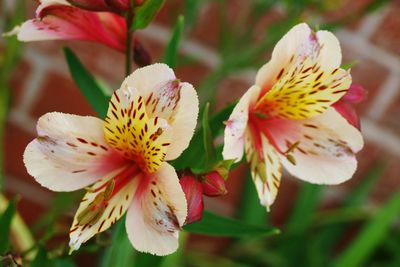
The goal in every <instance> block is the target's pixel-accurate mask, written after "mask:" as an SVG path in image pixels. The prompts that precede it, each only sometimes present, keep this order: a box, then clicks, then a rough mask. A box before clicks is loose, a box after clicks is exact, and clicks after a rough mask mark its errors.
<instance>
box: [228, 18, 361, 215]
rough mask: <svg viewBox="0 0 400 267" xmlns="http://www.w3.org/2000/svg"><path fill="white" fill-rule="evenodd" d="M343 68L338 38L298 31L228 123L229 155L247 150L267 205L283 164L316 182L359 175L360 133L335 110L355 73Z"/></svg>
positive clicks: (304, 28) (276, 52) (260, 74)
mask: <svg viewBox="0 0 400 267" xmlns="http://www.w3.org/2000/svg"><path fill="white" fill-rule="evenodd" d="M340 64H341V51H340V45H339V42H338V40H337V39H336V37H335V36H334V35H333V34H332V33H330V32H327V31H318V32H313V31H312V30H311V29H310V28H309V27H308V26H307V25H306V24H299V25H297V26H295V27H294V28H292V29H291V30H290V31H289V32H288V33H287V34H286V35H285V36H284V37H283V38H282V39H281V40H280V41H279V42H278V44H277V45H276V47H275V49H274V51H273V53H272V58H271V60H270V61H269V62H268V63H267V64H265V65H264V66H263V67H262V68H261V69H260V70H259V71H258V73H257V77H256V84H255V85H254V86H252V87H251V88H250V89H249V90H248V91H247V92H246V93H245V94H244V95H243V97H242V98H241V99H240V101H239V103H238V104H237V106H236V107H235V108H234V110H233V112H232V114H231V116H230V118H229V120H228V121H227V122H226V128H225V140H224V141H225V145H224V150H223V156H224V158H225V159H237V160H240V159H241V158H242V156H243V153H244V151H245V152H246V158H247V161H248V162H249V163H250V167H251V172H252V177H253V180H254V183H255V185H256V188H257V191H258V195H259V198H260V201H261V204H262V205H264V206H266V207H267V208H269V206H270V205H271V204H272V203H273V202H274V200H275V198H276V195H277V192H278V187H279V184H280V179H281V176H282V170H281V165H283V166H284V167H285V168H286V170H287V171H288V172H289V173H291V174H292V175H293V176H296V177H298V178H300V179H302V180H305V181H308V182H311V183H316V184H338V183H341V182H344V181H346V180H348V179H350V178H351V177H352V175H353V173H354V172H355V170H356V167H357V160H356V158H355V154H356V153H357V152H358V151H359V150H360V149H361V148H362V146H363V139H362V136H361V133H360V132H359V131H358V130H357V129H356V128H355V127H353V126H352V125H351V124H349V123H348V121H347V120H346V119H345V118H343V117H342V116H341V115H340V114H339V113H338V112H337V111H336V110H335V109H334V108H333V107H331V106H332V104H334V103H335V102H337V101H338V100H339V99H341V98H342V97H343V96H344V95H345V94H346V92H347V91H348V89H349V87H350V85H351V76H350V73H349V71H345V70H343V69H341V68H340Z"/></svg>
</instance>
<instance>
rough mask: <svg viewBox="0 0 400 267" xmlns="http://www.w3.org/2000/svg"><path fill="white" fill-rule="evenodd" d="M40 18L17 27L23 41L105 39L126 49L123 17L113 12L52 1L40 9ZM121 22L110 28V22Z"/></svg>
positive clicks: (122, 49)
mask: <svg viewBox="0 0 400 267" xmlns="http://www.w3.org/2000/svg"><path fill="white" fill-rule="evenodd" d="M36 13H37V18H35V19H31V20H28V21H26V22H24V23H23V24H22V25H21V26H18V27H17V28H16V31H13V32H15V33H17V34H18V40H20V41H25V42H29V41H41V40H83V41H95V42H100V43H103V44H105V45H107V46H109V47H111V48H114V49H117V50H120V51H122V52H124V51H125V39H126V37H125V35H124V32H125V31H124V29H125V28H126V24H125V22H124V20H123V18H121V17H119V16H118V15H116V14H112V13H99V12H90V11H86V10H82V9H79V8H76V7H73V6H70V5H67V4H64V1H60V0H59V1H48V2H46V3H42V4H41V5H40V6H39V7H38V9H37V12H36ZM113 24H118V25H120V27H119V30H117V31H114V30H113V29H116V27H113V28H110V27H109V26H110V25H113Z"/></svg>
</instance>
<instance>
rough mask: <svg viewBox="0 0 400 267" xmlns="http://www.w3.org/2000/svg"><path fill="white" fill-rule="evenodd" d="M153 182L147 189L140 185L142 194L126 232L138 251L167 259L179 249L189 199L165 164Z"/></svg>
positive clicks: (153, 176) (134, 207) (128, 215)
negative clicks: (187, 199)
mask: <svg viewBox="0 0 400 267" xmlns="http://www.w3.org/2000/svg"><path fill="white" fill-rule="evenodd" d="M150 179H151V180H150V181H148V184H147V185H144V187H142V185H139V188H138V191H141V192H138V193H137V194H136V195H135V198H134V200H133V203H132V206H131V207H130V208H129V210H128V214H127V216H126V230H127V232H128V237H129V240H130V241H131V242H132V245H133V247H134V248H135V249H137V250H138V251H141V252H148V253H151V254H155V255H158V256H164V255H168V254H171V253H173V252H175V251H176V250H177V248H178V235H179V228H180V227H181V226H182V225H183V223H184V222H185V219H186V216H187V204H186V198H185V195H184V193H183V191H182V188H181V186H180V184H179V180H178V177H177V175H176V173H175V170H174V168H173V167H172V166H170V165H169V164H167V163H164V164H163V166H162V167H161V168H160V169H159V170H158V171H157V172H156V173H154V174H152V175H151V177H150ZM175 220H176V221H175ZM174 221H175V223H176V224H178V225H174Z"/></svg>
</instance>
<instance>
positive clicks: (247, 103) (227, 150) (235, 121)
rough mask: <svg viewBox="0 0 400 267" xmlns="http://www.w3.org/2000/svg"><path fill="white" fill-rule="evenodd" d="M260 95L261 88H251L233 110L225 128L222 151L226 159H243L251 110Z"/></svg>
mask: <svg viewBox="0 0 400 267" xmlns="http://www.w3.org/2000/svg"><path fill="white" fill-rule="evenodd" d="M259 94H260V87H258V86H252V87H250V89H249V90H247V92H246V93H245V94H244V95H243V96H242V98H241V99H240V100H239V103H238V104H237V105H236V106H235V108H234V109H233V112H232V114H231V115H230V117H229V119H228V121H227V122H226V127H225V133H224V149H223V151H222V155H223V157H224V159H236V162H238V161H240V160H241V159H242V157H243V151H244V143H245V140H244V135H245V131H246V128H247V121H248V119H249V109H250V108H251V106H253V105H254V104H255V103H256V101H257V98H258V96H259Z"/></svg>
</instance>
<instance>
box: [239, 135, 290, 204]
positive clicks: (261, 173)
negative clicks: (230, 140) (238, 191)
mask: <svg viewBox="0 0 400 267" xmlns="http://www.w3.org/2000/svg"><path fill="white" fill-rule="evenodd" d="M254 142H255V141H254V140H253V138H252V137H251V135H250V132H249V134H247V136H246V158H247V161H248V162H249V163H250V169H251V176H252V178H253V181H254V184H255V186H256V189H257V193H258V197H259V198H260V203H261V205H263V206H265V207H266V208H267V210H269V207H270V206H271V205H272V204H273V203H274V201H275V198H276V196H277V194H278V189H279V185H280V181H281V176H282V167H281V163H280V158H279V155H278V152H277V151H276V150H275V148H274V147H273V146H272V145H271V144H270V143H269V142H268V139H267V138H266V137H265V136H263V135H261V143H262V151H257V148H256V146H255V144H254Z"/></svg>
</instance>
